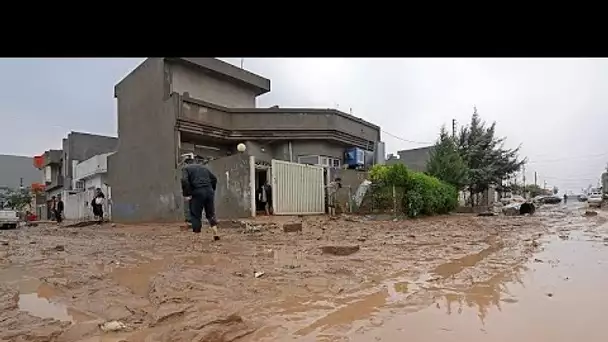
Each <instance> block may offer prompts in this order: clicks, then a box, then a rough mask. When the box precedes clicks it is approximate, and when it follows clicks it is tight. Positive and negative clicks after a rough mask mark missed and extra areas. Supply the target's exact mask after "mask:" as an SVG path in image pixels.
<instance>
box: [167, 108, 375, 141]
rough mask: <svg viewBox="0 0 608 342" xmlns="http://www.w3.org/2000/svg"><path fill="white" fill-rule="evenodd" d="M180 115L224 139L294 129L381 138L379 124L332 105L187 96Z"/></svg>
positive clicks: (305, 134) (311, 134)
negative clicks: (224, 102)
mask: <svg viewBox="0 0 608 342" xmlns="http://www.w3.org/2000/svg"><path fill="white" fill-rule="evenodd" d="M179 118H180V120H183V121H185V122H191V123H193V124H194V125H195V126H196V125H204V127H203V131H204V132H205V133H208V134H214V135H217V136H218V137H219V138H224V139H236V138H233V137H232V136H231V134H237V135H240V136H244V137H249V138H250V137H252V135H254V136H255V135H256V134H258V135H261V138H266V139H267V140H271V138H272V137H273V136H276V137H277V138H285V137H286V136H288V135H287V134H293V133H294V132H295V133H297V135H298V136H297V137H298V138H301V139H306V138H311V139H312V138H315V139H322V138H328V139H329V138H330V137H331V135H333V136H334V137H335V138H337V139H346V140H348V139H350V140H353V139H354V140H357V141H363V143H364V144H365V145H368V144H369V142H377V141H380V128H379V127H377V126H374V125H371V124H369V123H366V122H364V121H362V120H361V119H358V118H356V117H354V116H351V115H348V114H345V113H342V112H338V111H336V110H332V109H327V110H323V109H310V108H303V109H293V108H226V107H218V106H216V105H214V104H211V103H209V102H206V101H199V100H197V99H193V98H191V97H190V98H189V97H184V98H183V101H182V105H181V108H180V113H179ZM359 147H362V148H366V149H372V148H373V147H374V146H373V144H372V145H371V146H359Z"/></svg>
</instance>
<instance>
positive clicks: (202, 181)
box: [181, 158, 220, 241]
mask: <svg viewBox="0 0 608 342" xmlns="http://www.w3.org/2000/svg"><path fill="white" fill-rule="evenodd" d="M185 163H186V166H185V167H184V168H183V169H182V180H181V183H182V193H183V195H184V198H185V199H186V200H188V202H189V204H190V222H191V224H192V231H193V232H194V233H196V234H200V232H201V228H202V226H203V223H202V217H203V210H204V211H205V217H206V218H207V220H208V221H209V225H210V226H211V231H212V233H213V240H214V241H217V240H219V239H220V236H219V233H218V230H217V220H216V219H215V203H214V197H215V189H216V187H217V177H215V175H214V174H213V173H212V172H211V171H210V170H209V169H208V168H206V167H205V166H203V165H201V164H198V163H194V159H193V158H187V159H186V160H185Z"/></svg>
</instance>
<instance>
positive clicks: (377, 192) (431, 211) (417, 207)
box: [370, 164, 458, 217]
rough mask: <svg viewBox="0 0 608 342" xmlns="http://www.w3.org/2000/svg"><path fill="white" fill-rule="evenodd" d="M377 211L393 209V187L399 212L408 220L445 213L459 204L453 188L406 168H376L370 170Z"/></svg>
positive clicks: (379, 166)
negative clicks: (409, 218)
mask: <svg viewBox="0 0 608 342" xmlns="http://www.w3.org/2000/svg"><path fill="white" fill-rule="evenodd" d="M370 179H371V181H372V183H373V184H374V193H373V201H374V206H375V207H376V208H384V209H392V207H393V193H392V191H393V187H395V189H396V195H397V201H398V204H399V206H400V209H401V210H402V211H403V212H404V213H406V214H407V215H408V216H410V217H416V216H420V215H436V214H447V213H449V212H450V211H452V210H454V209H455V208H456V206H457V204H458V191H457V190H456V188H455V187H453V186H452V185H449V184H447V183H445V182H442V181H440V180H439V179H437V178H435V177H432V176H428V175H426V174H424V173H421V172H411V171H409V170H408V169H407V168H406V167H405V165H403V164H396V165H390V166H388V165H375V166H374V167H373V168H372V170H370Z"/></svg>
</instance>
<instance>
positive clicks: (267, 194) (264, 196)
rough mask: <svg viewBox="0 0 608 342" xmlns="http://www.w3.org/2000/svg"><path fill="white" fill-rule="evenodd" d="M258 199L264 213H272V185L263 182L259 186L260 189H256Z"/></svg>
mask: <svg viewBox="0 0 608 342" xmlns="http://www.w3.org/2000/svg"><path fill="white" fill-rule="evenodd" d="M258 200H259V201H260V203H261V204H262V206H263V207H264V211H265V212H266V215H270V214H271V213H272V187H271V186H270V184H269V183H268V181H266V182H264V184H263V185H262V186H261V187H260V190H259V191H258Z"/></svg>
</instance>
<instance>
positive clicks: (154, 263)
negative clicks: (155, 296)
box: [110, 259, 170, 297]
mask: <svg viewBox="0 0 608 342" xmlns="http://www.w3.org/2000/svg"><path fill="white" fill-rule="evenodd" d="M169 262H170V260H166V259H162V260H151V261H149V262H144V263H141V264H139V265H138V266H136V267H117V268H115V269H114V270H113V271H112V272H111V273H110V275H111V277H112V278H113V279H114V280H115V281H116V282H117V283H118V284H120V285H122V286H125V287H127V288H129V289H130V290H131V291H133V293H135V294H136V295H139V296H142V297H147V296H148V291H149V286H150V282H151V280H152V279H153V278H154V276H156V275H157V274H158V273H159V272H161V271H162V270H163V269H164V268H165V267H166V266H167V265H168V263H169Z"/></svg>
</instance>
